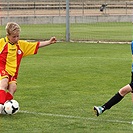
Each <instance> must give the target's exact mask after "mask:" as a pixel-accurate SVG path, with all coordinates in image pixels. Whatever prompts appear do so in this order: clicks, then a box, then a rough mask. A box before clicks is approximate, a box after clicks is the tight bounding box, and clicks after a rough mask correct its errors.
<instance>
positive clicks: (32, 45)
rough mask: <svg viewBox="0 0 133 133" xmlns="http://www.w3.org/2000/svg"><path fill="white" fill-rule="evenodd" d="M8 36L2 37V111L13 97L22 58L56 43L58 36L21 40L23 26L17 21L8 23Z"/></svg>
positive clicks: (0, 110) (0, 44) (0, 75)
mask: <svg viewBox="0 0 133 133" xmlns="http://www.w3.org/2000/svg"><path fill="white" fill-rule="evenodd" d="M5 29H6V37H5V38H1V39H0V113H1V112H2V110H3V104H4V103H5V102H6V101H7V100H11V99H13V96H14V93H15V92H16V89H17V76H18V71H19V66H20V62H21V59H22V58H23V57H25V56H28V55H34V54H37V52H38V49H39V48H41V47H45V46H48V45H50V44H54V43H56V41H57V40H56V37H51V38H50V40H47V41H41V42H28V41H24V40H19V38H20V31H21V28H20V26H19V25H18V24H17V23H14V22H9V23H7V25H6V28H5Z"/></svg>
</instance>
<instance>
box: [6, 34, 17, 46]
mask: <svg viewBox="0 0 133 133" xmlns="http://www.w3.org/2000/svg"><path fill="white" fill-rule="evenodd" d="M5 42H8V43H10V44H11V45H15V43H11V42H10V41H9V39H8V38H7V36H6V37H5Z"/></svg>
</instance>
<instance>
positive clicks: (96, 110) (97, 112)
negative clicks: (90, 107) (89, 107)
mask: <svg viewBox="0 0 133 133" xmlns="http://www.w3.org/2000/svg"><path fill="white" fill-rule="evenodd" d="M103 111H104V108H103V107H101V106H94V112H95V114H96V116H99V115H100V114H102V113H103Z"/></svg>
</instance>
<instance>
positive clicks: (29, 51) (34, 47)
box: [18, 41, 40, 56]
mask: <svg viewBox="0 0 133 133" xmlns="http://www.w3.org/2000/svg"><path fill="white" fill-rule="evenodd" d="M18 44H19V46H20V49H21V50H22V51H23V56H28V55H33V54H37V52H38V48H39V44H40V42H27V41H19V43H18Z"/></svg>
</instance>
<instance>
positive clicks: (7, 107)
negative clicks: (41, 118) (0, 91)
mask: <svg viewBox="0 0 133 133" xmlns="http://www.w3.org/2000/svg"><path fill="white" fill-rule="evenodd" d="M18 111H19V103H18V102H17V101H16V100H9V101H6V102H5V103H4V108H3V111H2V114H10V115H11V114H16V113H17V112H18Z"/></svg>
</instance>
